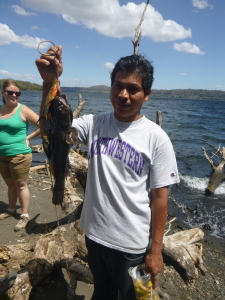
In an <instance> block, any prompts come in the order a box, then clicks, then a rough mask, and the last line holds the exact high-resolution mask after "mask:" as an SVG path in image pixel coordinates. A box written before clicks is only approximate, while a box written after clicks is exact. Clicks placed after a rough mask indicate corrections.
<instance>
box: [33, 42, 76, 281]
mask: <svg viewBox="0 0 225 300" xmlns="http://www.w3.org/2000/svg"><path fill="white" fill-rule="evenodd" d="M43 43H51V44H52V45H53V47H55V44H54V43H53V42H52V41H42V42H40V43H39V44H38V49H37V50H38V52H39V53H40V54H41V55H44V56H54V58H56V54H57V52H58V50H59V49H57V50H56V51H55V52H54V51H53V52H52V53H45V54H44V53H41V51H40V50H39V48H40V45H41V44H43ZM53 72H54V76H53V78H52V82H53V80H54V77H56V78H57V80H58V77H59V76H58V70H57V66H56V67H55V68H53ZM50 89H51V87H50V88H49V91H50ZM49 91H48V94H49ZM45 163H46V171H47V174H48V176H49V178H50V181H51V186H52V188H51V190H52V191H53V187H54V180H53V174H52V173H51V169H50V170H49V169H48V164H47V161H45ZM55 213H56V222H57V227H58V233H59V237H60V241H61V246H62V253H63V254H64V256H65V266H66V271H67V274H68V277H69V279H71V278H70V272H69V267H68V263H67V260H66V255H65V253H66V251H65V247H64V243H63V236H62V232H61V230H60V226H59V220H60V218H61V215H60V214H59V213H58V209H57V206H56V205H55Z"/></svg>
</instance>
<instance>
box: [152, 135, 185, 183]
mask: <svg viewBox="0 0 225 300" xmlns="http://www.w3.org/2000/svg"><path fill="white" fill-rule="evenodd" d="M178 182H179V174H178V169H177V163H176V157H175V153H174V149H173V146H172V143H171V141H170V139H169V138H168V139H167V141H165V142H164V143H163V144H162V145H160V146H159V147H158V148H156V151H155V156H154V159H153V162H152V164H151V167H150V188H161V187H164V186H168V185H171V184H175V183H178Z"/></svg>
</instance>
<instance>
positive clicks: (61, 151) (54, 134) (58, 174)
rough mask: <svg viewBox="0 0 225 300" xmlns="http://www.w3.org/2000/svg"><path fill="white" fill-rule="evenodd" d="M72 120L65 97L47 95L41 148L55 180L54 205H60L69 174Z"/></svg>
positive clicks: (43, 115) (72, 133)
mask: <svg viewBox="0 0 225 300" xmlns="http://www.w3.org/2000/svg"><path fill="white" fill-rule="evenodd" d="M53 85H54V84H53ZM51 93H52V91H51ZM58 93H59V90H58ZM72 119H73V113H72V110H71V108H70V105H69V102H68V100H67V98H66V96H64V95H57V94H56V96H55V94H54V98H53V99H52V98H51V97H49V95H48V96H47V97H46V101H45V105H44V108H43V113H42V116H41V119H40V124H42V127H43V128H41V131H42V134H41V135H42V140H43V148H44V151H45V153H46V155H47V157H48V160H49V166H50V172H51V173H52V174H53V176H54V179H55V183H54V187H53V197H52V203H53V204H55V205H59V204H60V205H62V202H63V197H64V188H65V177H66V176H67V175H68V174H69V158H68V155H69V151H70V147H71V145H70V144H71V143H72V142H71V141H70V140H69V138H70V137H71V136H72V135H73V136H75V135H77V131H76V130H75V129H74V128H73V129H72V128H71V125H72ZM74 130H75V132H74Z"/></svg>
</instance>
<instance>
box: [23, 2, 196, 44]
mask: <svg viewBox="0 0 225 300" xmlns="http://www.w3.org/2000/svg"><path fill="white" fill-rule="evenodd" d="M21 3H22V4H23V5H24V6H25V7H27V8H29V9H31V10H35V11H41V12H46V13H51V14H57V15H61V16H62V18H63V19H64V20H65V21H66V22H68V23H71V24H80V25H82V26H85V27H87V28H90V29H95V30H96V31H97V32H99V33H100V34H102V35H105V36H109V37H114V38H123V37H132V38H133V37H134V33H135V29H136V27H137V25H138V24H139V21H140V18H141V16H142V13H143V10H144V7H145V3H144V2H143V3H141V4H138V5H137V4H135V3H133V2H128V3H127V4H126V5H122V6H121V5H120V4H119V1H118V0H92V1H90V0H82V1H74V0H67V1H64V0H48V1H46V0H39V1H37V0H21ZM141 29H142V31H143V35H145V36H147V37H149V38H151V39H152V40H153V41H155V42H166V41H175V40H178V39H186V38H189V37H191V29H190V28H188V29H185V28H184V27H183V26H182V25H180V24H178V23H176V22H175V21H173V20H164V19H163V16H162V15H161V14H160V13H159V12H157V11H156V10H155V9H154V8H153V7H152V6H151V5H148V8H147V11H146V14H145V19H144V21H143V23H142V27H141Z"/></svg>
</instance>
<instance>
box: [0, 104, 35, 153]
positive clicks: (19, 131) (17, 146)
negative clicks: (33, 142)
mask: <svg viewBox="0 0 225 300" xmlns="http://www.w3.org/2000/svg"><path fill="white" fill-rule="evenodd" d="M22 107H23V105H20V106H19V107H18V109H17V111H16V112H15V114H14V115H13V116H12V117H10V118H7V119H1V118H0V156H12V155H18V154H21V153H23V154H27V153H30V152H31V151H32V150H31V148H30V147H27V145H26V136H27V131H28V126H29V124H28V123H25V122H23V120H22V119H21V117H20V111H21V109H22Z"/></svg>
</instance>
